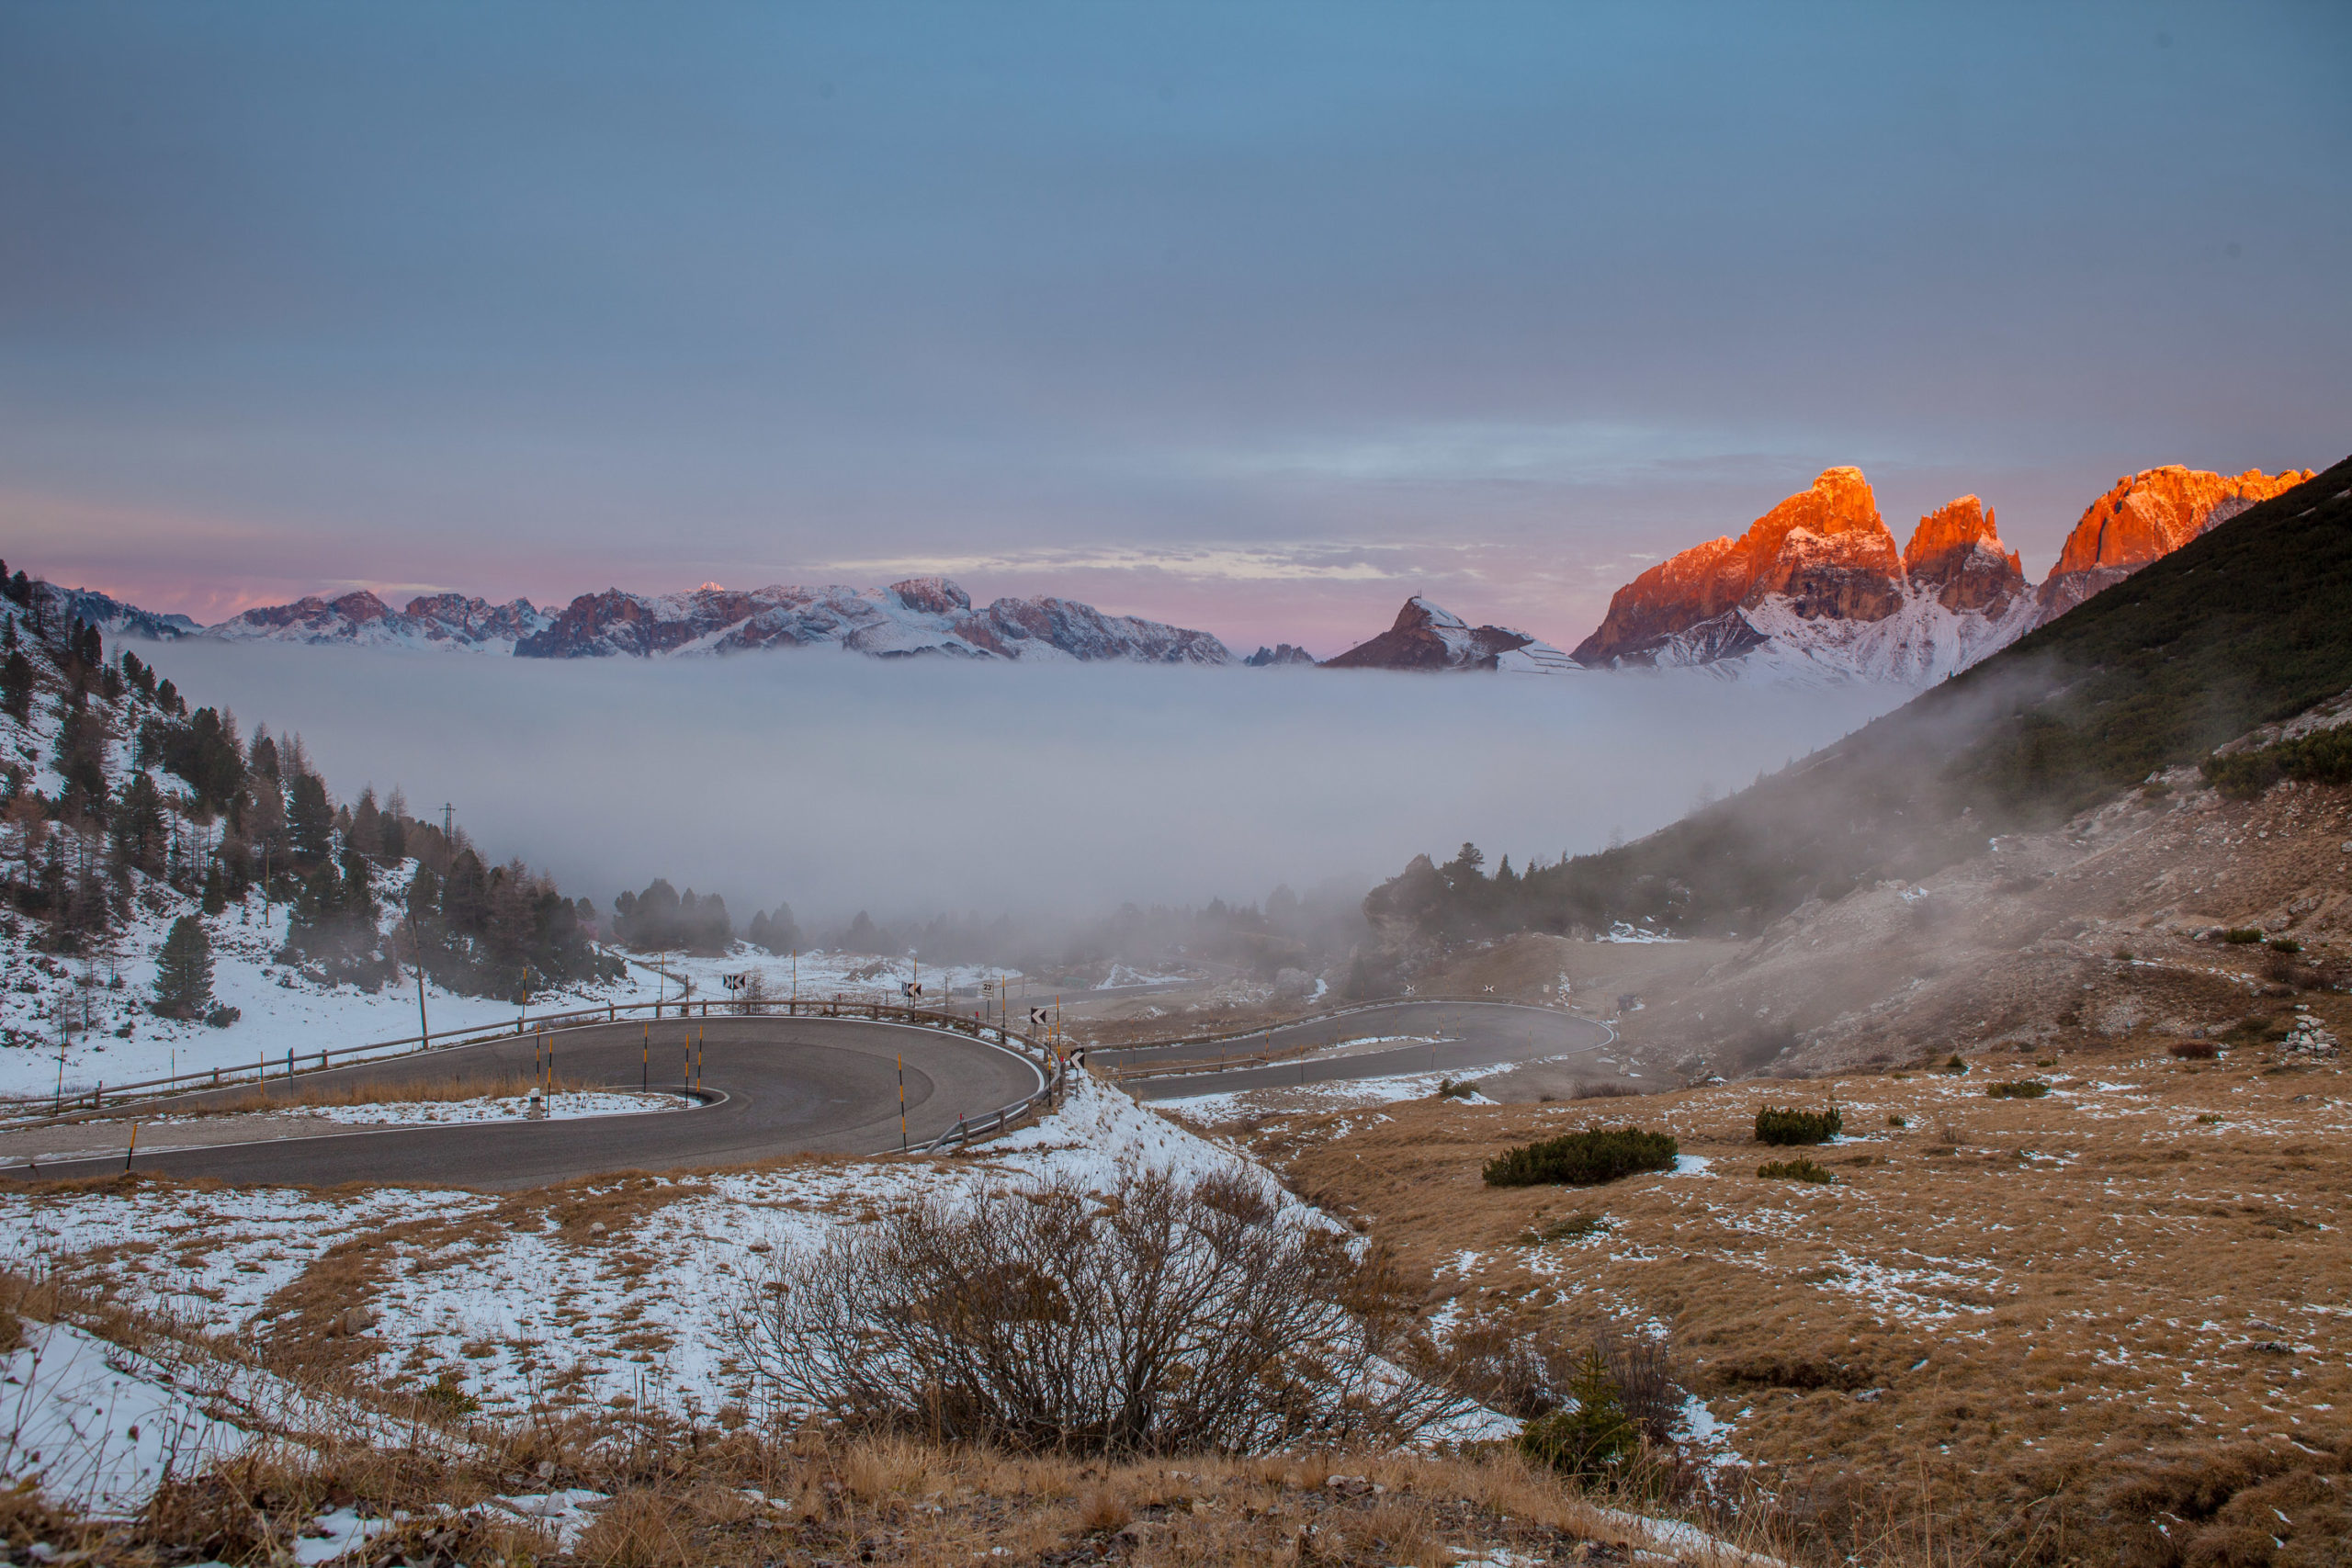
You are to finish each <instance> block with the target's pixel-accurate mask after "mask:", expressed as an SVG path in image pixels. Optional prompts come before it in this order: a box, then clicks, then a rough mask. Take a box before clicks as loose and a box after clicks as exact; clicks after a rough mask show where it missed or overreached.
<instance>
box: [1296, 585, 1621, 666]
mask: <svg viewBox="0 0 2352 1568" xmlns="http://www.w3.org/2000/svg"><path fill="white" fill-rule="evenodd" d="M1323 668H1324V669H1326V670H1501V671H1511V672H1516V673H1527V674H1560V673H1565V672H1566V671H1571V670H1574V669H1575V668H1576V664H1575V662H1574V661H1573V660H1570V659H1569V658H1568V656H1567V655H1566V654H1565V653H1562V652H1561V651H1560V650H1559V649H1556V648H1554V647H1553V646H1552V645H1551V644H1549V643H1545V642H1539V641H1537V640H1536V639H1535V638H1534V637H1530V636H1528V635H1527V634H1526V633H1525V632H1521V631H1513V630H1512V629H1511V628H1510V627H1509V626H1472V625H1471V624H1470V623H1469V622H1467V621H1465V620H1464V619H1463V618H1462V617H1461V616H1459V615H1455V614H1453V612H1452V611H1451V610H1448V609H1446V608H1444V607H1443V606H1442V605H1440V604H1432V603H1430V601H1429V600H1427V599H1424V598H1422V597H1421V596H1420V595H1419V594H1418V593H1417V594H1415V595H1413V597H1411V598H1410V599H1408V600H1406V601H1405V607H1404V608H1403V609H1402V610H1399V611H1398V612H1397V624H1396V625H1394V626H1390V627H1389V628H1388V629H1387V630H1386V631H1385V632H1383V633H1381V634H1380V635H1379V636H1378V637H1374V638H1373V639H1372V640H1371V641H1369V642H1363V643H1359V644H1357V645H1356V646H1355V647H1353V648H1351V649H1348V651H1347V652H1345V653H1342V654H1340V656H1339V657H1338V658H1336V659H1327V660H1324V661H1323Z"/></svg>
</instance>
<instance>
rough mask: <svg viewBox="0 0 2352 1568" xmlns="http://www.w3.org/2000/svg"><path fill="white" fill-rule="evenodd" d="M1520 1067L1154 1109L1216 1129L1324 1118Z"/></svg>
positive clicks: (1199, 1098) (1469, 1098)
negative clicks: (1287, 1116) (1246, 1122)
mask: <svg viewBox="0 0 2352 1568" xmlns="http://www.w3.org/2000/svg"><path fill="white" fill-rule="evenodd" d="M1516 1065H1517V1064H1515V1063H1510V1062H1504V1063H1498V1064H1496V1065H1495V1066H1485V1067H1464V1068H1463V1069H1462V1070H1460V1071H1459V1072H1450V1073H1405V1074H1400V1075H1398V1076H1397V1077H1385V1078H1343V1079H1340V1080H1337V1081H1331V1082H1323V1083H1306V1084H1278V1085H1274V1086H1272V1087H1270V1088H1266V1089H1235V1090H1229V1091H1226V1092H1221V1093H1210V1094H1194V1095H1186V1096H1185V1097H1184V1098H1182V1099H1181V1100H1154V1101H1152V1108H1153V1109H1154V1110H1156V1111H1166V1112H1168V1113H1169V1114H1170V1115H1171V1116H1181V1117H1182V1118H1183V1119H1184V1120H1185V1121H1187V1122H1193V1123H1194V1124H1195V1125H1197V1126H1202V1127H1214V1126H1216V1125H1218V1124H1220V1123H1222V1122H1235V1121H1238V1120H1240V1119H1241V1118H1242V1117H1244V1116H1250V1115H1264V1114H1267V1113H1269V1112H1283V1113H1292V1114H1300V1115H1319V1114H1321V1113H1322V1112H1324V1111H1355V1110H1360V1109H1362V1108H1363V1107H1365V1106H1371V1105H1396V1104H1398V1103H1400V1102H1402V1101H1404V1100H1430V1099H1433V1098H1435V1096H1436V1094H1437V1092H1438V1090H1439V1089H1440V1088H1442V1087H1443V1086H1444V1085H1445V1084H1447V1083H1449V1082H1452V1083H1456V1084H1460V1083H1472V1082H1476V1080H1478V1079H1480V1078H1484V1077H1493V1076H1494V1075H1496V1074H1498V1073H1507V1072H1509V1071H1510V1070H1511V1068H1512V1067H1513V1066H1516ZM1461 1098H1462V1100H1463V1103H1464V1104H1466V1105H1490V1104H1492V1103H1493V1101H1491V1100H1487V1098H1486V1097H1485V1096H1484V1095H1482V1094H1479V1093H1478V1092H1477V1091H1476V1090H1475V1089H1473V1090H1471V1091H1470V1092H1469V1093H1468V1094H1467V1095H1465V1096H1463V1097H1461Z"/></svg>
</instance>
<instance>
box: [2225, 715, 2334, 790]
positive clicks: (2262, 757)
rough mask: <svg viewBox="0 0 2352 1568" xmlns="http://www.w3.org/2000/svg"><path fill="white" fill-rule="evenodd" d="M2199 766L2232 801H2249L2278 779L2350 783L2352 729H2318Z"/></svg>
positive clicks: (2321, 782) (2234, 753) (2313, 782)
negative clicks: (2273, 744)
mask: <svg viewBox="0 0 2352 1568" xmlns="http://www.w3.org/2000/svg"><path fill="white" fill-rule="evenodd" d="M2199 766H2200V767H2201V768H2202V770H2203V771H2204V774H2205V782H2206V783H2207V784H2211V785H2212V786H2213V787H2214V788H2215V789H2217V790H2220V791H2221V792H2222V794H2223V795H2228V796H2230V797H2231V798H2232V799H2233V800H2251V799H2252V798H2254V797H2255V796H2256V795H2260V794H2261V793H2262V792H2263V791H2264V790H2266V789H2268V788H2269V787H2270V786H2271V785H2272V784H2277V783H2278V781H2279V780H2280V779H2303V780H2306V781H2308V782H2309V783H2312V784H2352V728H2346V727H2343V726H2338V727H2337V728H2334V729H2322V730H2319V731H2316V732H2314V733H2312V734H2310V735H2305V736H2301V737H2300V738H2298V739H2293V740H2281V741H2279V742H2278V744H2277V745H2275V746H2257V747H2256V748H2255V749H2253V750H2248V751H2237V752H2233V753H2232V754H2231V755H2229V756H2226V757H2220V756H2215V757H2208V758H2206V759H2205V761H2203V762H2202V763H2200V764H2199Z"/></svg>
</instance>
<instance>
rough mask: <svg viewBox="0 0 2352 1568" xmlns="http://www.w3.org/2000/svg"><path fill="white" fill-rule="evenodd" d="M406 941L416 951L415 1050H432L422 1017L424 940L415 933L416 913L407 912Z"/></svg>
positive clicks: (428, 1026) (429, 1032)
mask: <svg viewBox="0 0 2352 1568" xmlns="http://www.w3.org/2000/svg"><path fill="white" fill-rule="evenodd" d="M408 940H409V943H410V945H411V946H413V947H414V948H415V949H416V1037H417V1048H418V1049H419V1050H422V1051H430V1050H432V1049H433V1028H432V1025H431V1024H429V1023H428V1022H427V1021H425V1017H424V938H423V937H421V936H419V935H418V934H417V931H416V911H415V910H414V909H411V910H410V911H409V912H408Z"/></svg>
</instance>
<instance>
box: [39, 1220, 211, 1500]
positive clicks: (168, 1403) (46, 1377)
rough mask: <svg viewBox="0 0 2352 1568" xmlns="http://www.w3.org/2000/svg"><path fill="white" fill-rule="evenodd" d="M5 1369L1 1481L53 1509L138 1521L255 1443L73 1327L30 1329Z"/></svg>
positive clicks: (162, 1377)
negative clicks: (162, 1494) (172, 1492)
mask: <svg viewBox="0 0 2352 1568" xmlns="http://www.w3.org/2000/svg"><path fill="white" fill-rule="evenodd" d="M17 1256H22V1255H21V1254H18V1255H17ZM0 1399H4V1400H5V1404H0V1475H6V1476H9V1477H12V1478H17V1479H21V1480H28V1481H30V1482H32V1483H34V1484H36V1485H37V1486H38V1487H40V1490H41V1492H42V1493H43V1494H44V1495H47V1496H48V1497H49V1498H50V1499H51V1501H52V1502H56V1503H59V1504H63V1505H67V1506H74V1507H78V1508H82V1509H85V1510H86V1511H88V1512H90V1513H93V1514H96V1515H100V1516H104V1517H119V1516H121V1515H124V1514H130V1513H136V1512H137V1511H138V1510H139V1509H140V1508H141V1507H143V1506H145V1505H146V1502H147V1500H148V1499H149V1498H150V1497H152V1496H153V1495H155V1488H156V1487H158V1486H160V1485H162V1484H163V1483H164V1480H165V1479H166V1478H168V1477H169V1476H171V1475H173V1474H175V1473H179V1474H186V1473H187V1472H190V1471H192V1470H196V1469H199V1468H201V1467H202V1466H203V1465H204V1464H206V1463H207V1462H209V1461H211V1460H214V1459H217V1458H222V1457H225V1456H227V1455H229V1454H231V1453H233V1452H235V1451H237V1450H240V1449H242V1448H243V1445H244V1443H245V1442H246V1440H247V1435H246V1434H245V1433H244V1432H243V1431H241V1430H240V1429H239V1428H237V1427H233V1426H231V1425H230V1424H228V1423H227V1422H224V1421H217V1420H215V1419H213V1418H212V1416H209V1415H207V1414H206V1413H205V1411H204V1409H203V1404H202V1402H201V1401H200V1400H198V1398H196V1397H195V1396H193V1395H191V1394H189V1393H185V1392H183V1391H182V1390H181V1389H179V1388H178V1387H176V1386H175V1385H174V1384H173V1382H172V1381H171V1379H170V1377H169V1375H168V1374H167V1373H166V1372H165V1371H164V1369H163V1368H162V1367H160V1366H158V1365H155V1364H153V1363H152V1362H150V1361H148V1360H147V1359H146V1358H143V1357H140V1356H137V1355H135V1354H133V1353H132V1352H130V1351H128V1350H125V1349H123V1348H120V1347H119V1346H115V1345H110V1344H108V1343H107V1341H105V1340H103V1339H100V1338H98V1337H96V1336H94V1335H90V1334H85V1333H84V1332H83V1331H82V1330H81V1329H79V1328H75V1327H74V1326H73V1325H70V1324H51V1323H27V1324H26V1325H24V1335H23V1342H22V1343H21V1344H19V1345H18V1346H17V1348H16V1349H14V1350H12V1351H10V1352H9V1353H8V1356H7V1359H6V1372H5V1373H0Z"/></svg>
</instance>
